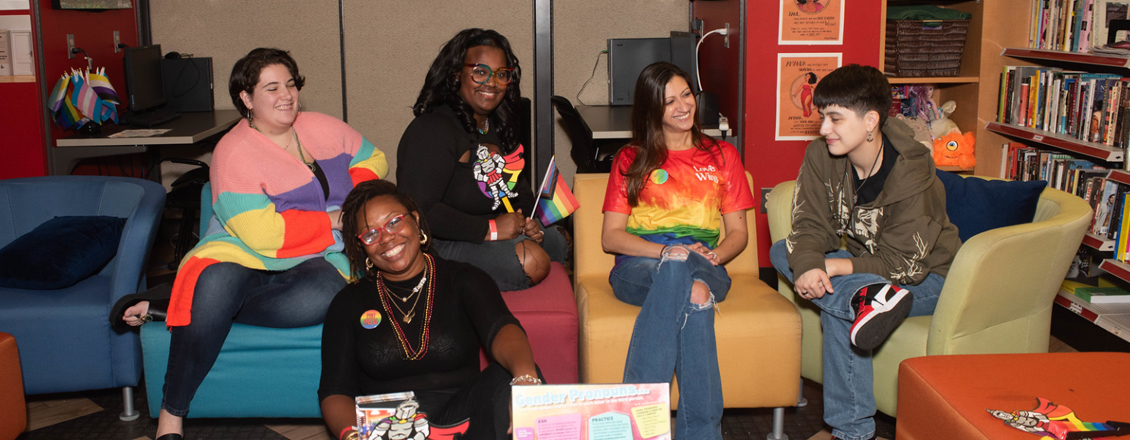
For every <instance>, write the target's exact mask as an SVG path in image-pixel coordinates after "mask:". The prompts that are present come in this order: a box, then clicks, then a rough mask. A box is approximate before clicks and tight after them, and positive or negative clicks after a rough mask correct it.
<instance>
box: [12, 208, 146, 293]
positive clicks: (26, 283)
mask: <svg viewBox="0 0 1130 440" xmlns="http://www.w3.org/2000/svg"><path fill="white" fill-rule="evenodd" d="M125 224H126V219H124V218H118V217H107V216H90V217H55V218H53V219H51V220H48V221H46V222H44V223H43V224H41V225H39V226H38V227H36V228H35V229H33V230H31V232H28V233H27V234H24V235H21V236H19V237H17V238H16V239H15V240H13V241H12V242H11V243H8V245H7V246H4V248H3V249H0V287H11V288H16V289H29V290H49V289H62V288H64V287H70V286H72V285H74V284H75V283H77V282H79V281H81V280H83V279H85V278H86V277H89V276H91V275H94V274H96V273H98V271H99V270H101V269H102V267H103V266H105V265H106V263H108V262H109V261H110V260H111V259H113V258H114V255H115V254H117V253H118V241H119V240H120V239H121V238H122V228H123V227H124V226H125Z"/></svg>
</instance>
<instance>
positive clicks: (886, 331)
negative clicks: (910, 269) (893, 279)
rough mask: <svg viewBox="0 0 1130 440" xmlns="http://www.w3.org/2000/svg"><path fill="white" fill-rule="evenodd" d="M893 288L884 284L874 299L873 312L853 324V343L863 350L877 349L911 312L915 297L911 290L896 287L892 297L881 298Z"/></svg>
mask: <svg viewBox="0 0 1130 440" xmlns="http://www.w3.org/2000/svg"><path fill="white" fill-rule="evenodd" d="M891 288H892V286H890V285H887V286H884V287H883V290H881V291H880V292H879V293H878V294H877V295H875V298H876V300H877V301H873V305H872V309H873V310H872V311H871V313H868V314H867V316H864V317H863V319H861V320H858V321H856V322H855V323H854V324H852V327H851V344H852V345H854V346H856V347H859V348H861V349H863V350H873V349H875V347H878V346H879V344H881V343H883V341H885V340H886V339H887V336H890V334H891V332H893V331H894V330H895V328H896V327H898V325H899V324H901V323H902V321H903V320H904V319H906V315H909V314H910V307H911V305H912V304H913V301H914V297H912V296H909V295H910V291H908V290H905V289H903V290H898V289H896V293H895V294H894V296H892V297H891V298H887V299H886V300H885V301H882V300H879V299H880V298H886V295H887V294H888V293H890V290H891ZM874 303H879V304H874Z"/></svg>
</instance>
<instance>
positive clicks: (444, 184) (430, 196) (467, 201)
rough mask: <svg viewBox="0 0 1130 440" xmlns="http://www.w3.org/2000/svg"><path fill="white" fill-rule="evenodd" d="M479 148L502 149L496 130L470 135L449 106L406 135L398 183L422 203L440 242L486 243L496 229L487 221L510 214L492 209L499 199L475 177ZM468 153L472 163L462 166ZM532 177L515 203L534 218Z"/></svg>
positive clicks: (521, 183)
mask: <svg viewBox="0 0 1130 440" xmlns="http://www.w3.org/2000/svg"><path fill="white" fill-rule="evenodd" d="M492 121H493V120H492ZM479 144H493V145H498V146H501V142H500V141H499V139H498V136H496V135H495V133H494V130H490V131H488V132H487V133H486V134H479V133H478V132H473V133H468V132H466V131H465V130H464V129H463V126H462V124H461V123H460V122H459V120H458V118H456V116H455V112H454V111H452V110H451V108H449V107H448V106H445V105H439V106H436V107H435V108H433V109H432V110H431V111H429V112H427V113H424V114H422V115H420V116H417V117H416V119H414V120H413V121H412V123H411V124H409V125H408V128H407V129H405V130H404V135H402V136H401V137H400V145H399V146H398V147H397V150H396V168H397V169H396V181H397V185H398V186H399V187H400V188H401V190H403V191H404V192H406V193H408V194H409V195H411V196H412V199H413V200H415V201H416V204H417V205H419V207H420V212H422V213H423V214H424V218H425V219H427V222H428V226H429V227H430V228H431V231H432V234H434V235H435V237H436V238H440V239H444V240H451V241H466V242H471V243H481V242H482V241H483V239H484V238H486V235H487V231H488V230H489V228H490V227H489V226H488V224H487V222H488V221H489V220H490V219H493V218H495V217H498V216H499V214H502V213H504V212H506V207H505V205H499V206H498V208H493V207H492V205H493V204H494V199H493V198H492V197H490V196H487V195H486V194H484V193H483V191H482V189H480V186H479V181H478V180H476V179H475V176H474V171H473V168H474V165H475V159H476V156H475V149H476V148H477V147H478V145H479ZM468 151H470V161H468V162H466V163H464V162H459V158H460V157H462V156H463V154H464V153H466V152H468ZM508 153H510V152H509V151H504V152H502V155H503V156H505V155H506V154H508ZM524 156H525V157H529V156H528V154H524ZM507 177H508V176H507ZM529 179H530V176H528V175H527V173H525V172H523V173H521V174H519V175H518V182H517V185H516V186H515V187H514V190H513V191H514V192H516V193H517V194H518V197H516V198H511V199H510V203H511V204H512V206H513V207H514V209H521V210H522V213H523V214H525V215H526V216H527V217H529V216H530V215H532V214H533V204H534V195H533V191H532V190H531V189H530V184H529Z"/></svg>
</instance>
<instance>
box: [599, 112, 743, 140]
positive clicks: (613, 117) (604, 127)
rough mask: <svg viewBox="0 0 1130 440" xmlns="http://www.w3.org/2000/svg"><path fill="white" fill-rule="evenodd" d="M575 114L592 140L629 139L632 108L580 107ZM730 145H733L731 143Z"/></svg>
mask: <svg viewBox="0 0 1130 440" xmlns="http://www.w3.org/2000/svg"><path fill="white" fill-rule="evenodd" d="M577 112H578V113H580V114H581V119H584V120H585V123H586V124H588V126H589V128H590V129H592V138H593V139H631V137H632V107H631V106H628V105H616V106H610V105H580V106H577ZM702 132H703V133H704V134H706V135H707V136H712V137H715V138H722V139H724V138H727V137H729V136H732V135H733V133H732V131H730V130H727V131H726V133H725V134H724V135H723V133H722V131H721V130H719V129H718V126H717V125H715V126H713V127H702ZM731 143H733V142H732V141H731Z"/></svg>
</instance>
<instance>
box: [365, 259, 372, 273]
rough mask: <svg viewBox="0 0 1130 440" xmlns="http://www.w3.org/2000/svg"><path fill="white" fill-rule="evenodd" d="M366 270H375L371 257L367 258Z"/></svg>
mask: <svg viewBox="0 0 1130 440" xmlns="http://www.w3.org/2000/svg"><path fill="white" fill-rule="evenodd" d="M365 270H373V262H372V261H369V257H365Z"/></svg>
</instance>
